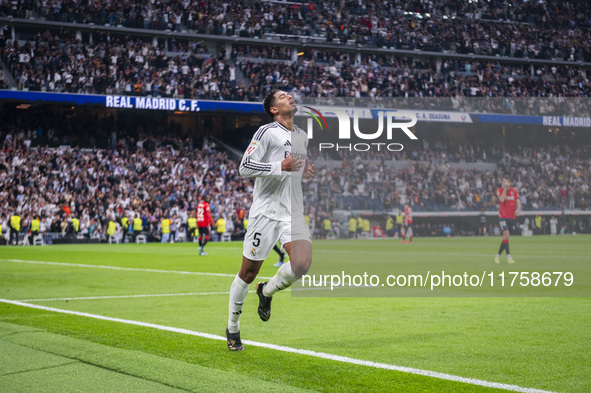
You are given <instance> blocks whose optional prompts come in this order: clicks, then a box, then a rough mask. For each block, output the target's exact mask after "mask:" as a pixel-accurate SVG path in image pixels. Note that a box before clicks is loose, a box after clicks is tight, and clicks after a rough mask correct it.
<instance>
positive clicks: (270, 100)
mask: <svg viewBox="0 0 591 393" xmlns="http://www.w3.org/2000/svg"><path fill="white" fill-rule="evenodd" d="M278 91H281V90H279V89H272V90H271V91H270V92H269V93H267V95H266V96H265V100H264V101H263V108H265V113H266V114H267V115H269V116H270V117H271V118H272V119H274V118H275V115H274V114H273V113H271V107H272V106H274V105H275V94H277V92H278Z"/></svg>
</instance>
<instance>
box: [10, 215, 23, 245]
mask: <svg viewBox="0 0 591 393" xmlns="http://www.w3.org/2000/svg"><path fill="white" fill-rule="evenodd" d="M20 231H21V217H20V216H19V215H18V214H16V213H14V214H13V215H12V216H11V217H10V239H9V241H8V244H16V245H18V234H19V232H20ZM13 239H14V240H13Z"/></svg>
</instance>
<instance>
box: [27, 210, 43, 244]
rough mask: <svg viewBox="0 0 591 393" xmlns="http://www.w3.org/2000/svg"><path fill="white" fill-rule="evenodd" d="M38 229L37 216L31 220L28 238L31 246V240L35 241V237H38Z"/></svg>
mask: <svg viewBox="0 0 591 393" xmlns="http://www.w3.org/2000/svg"><path fill="white" fill-rule="evenodd" d="M40 227H41V221H39V216H35V217H34V218H33V219H32V220H31V236H30V237H29V243H31V244H33V239H35V236H37V235H39V228H40Z"/></svg>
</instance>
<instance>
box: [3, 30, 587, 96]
mask: <svg viewBox="0 0 591 393" xmlns="http://www.w3.org/2000/svg"><path fill="white" fill-rule="evenodd" d="M261 48H262V47H250V46H243V45H238V46H236V47H235V48H234V49H233V51H232V53H231V56H230V59H228V58H226V56H225V53H224V52H219V53H217V54H208V53H207V48H206V46H204V45H202V43H201V42H198V41H186V42H181V41H178V42H177V41H176V40H174V39H171V40H169V43H168V47H167V48H165V44H164V43H161V44H159V45H156V46H154V45H153V44H152V43H147V42H143V41H141V40H139V39H133V38H131V37H129V36H128V37H126V38H125V39H120V38H116V37H111V35H110V33H105V32H99V33H97V34H96V35H95V38H94V39H93V42H92V43H89V42H82V41H81V40H79V39H77V38H76V36H75V34H74V32H72V31H71V30H66V29H63V28H62V29H61V30H60V31H59V32H58V33H57V34H52V33H51V32H50V31H49V30H45V31H43V32H39V33H37V34H36V35H35V36H34V39H33V40H32V41H27V42H25V43H23V42H19V41H15V42H14V43H13V42H11V41H9V40H8V41H7V40H3V41H1V42H0V50H2V56H3V60H4V62H5V63H6V65H7V66H8V69H9V70H10V71H11V73H12V77H13V79H14V80H15V81H16V83H17V88H18V89H19V90H23V89H28V90H31V91H49V92H52V91H54V92H73V93H86V94H88V93H99V94H117V95H119V94H127V95H150V96H162V97H176V98H200V99H214V100H233V101H242V100H247V101H256V100H261V99H262V97H263V96H264V94H265V93H266V92H267V91H268V90H270V89H271V88H272V87H277V86H278V87H281V88H283V89H286V90H289V91H291V92H292V93H293V94H294V96H295V97H296V98H300V97H323V98H328V99H330V98H332V97H344V98H364V97H368V98H387V97H418V98H425V97H558V96H565V97H588V96H589V95H590V93H591V87H590V86H591V84H590V83H589V73H588V71H587V70H585V69H583V68H581V67H575V66H572V67H569V66H557V65H535V66H533V67H530V66H527V65H509V64H504V63H501V62H493V61H490V62H482V61H464V60H451V59H448V60H445V61H443V62H442V64H441V65H440V66H439V67H437V66H436V65H435V64H433V63H432V62H428V61H425V60H419V59H416V58H411V57H396V56H383V55H377V54H376V55H364V56H362V58H361V61H360V62H359V63H356V59H351V58H350V57H349V55H348V54H347V53H339V52H333V53H330V54H328V53H323V52H320V51H316V50H313V51H310V53H307V54H305V55H304V56H300V57H298V61H297V62H294V63H293V64H291V65H287V64H284V63H277V62H270V61H265V62H263V63H260V62H255V61H253V60H249V57H261V56H264V58H265V59H274V58H277V59H282V58H284V57H286V56H287V53H288V52H289V51H287V50H286V49H285V48H273V47H268V48H262V49H261ZM238 56H244V57H242V58H241V59H243V60H241V61H240V62H238V63H236V61H237V58H238ZM239 73H240V74H242V75H243V78H239ZM0 83H1V82H0Z"/></svg>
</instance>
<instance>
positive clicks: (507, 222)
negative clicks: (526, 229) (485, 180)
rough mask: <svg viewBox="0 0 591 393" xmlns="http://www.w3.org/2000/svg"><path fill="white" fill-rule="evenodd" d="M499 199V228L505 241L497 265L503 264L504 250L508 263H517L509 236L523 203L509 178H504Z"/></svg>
mask: <svg viewBox="0 0 591 393" xmlns="http://www.w3.org/2000/svg"><path fill="white" fill-rule="evenodd" d="M497 198H498V199H499V226H500V227H501V231H502V232H503V240H502V241H501V246H500V247H499V252H498V253H497V255H496V256H495V263H501V261H500V257H501V254H502V253H503V250H504V251H505V252H506V253H507V262H508V263H515V260H514V259H513V258H511V254H510V252H509V235H510V233H511V231H512V230H514V229H515V219H516V216H517V215H518V214H519V212H520V211H521V201H520V200H519V192H517V190H516V189H515V188H513V187H511V180H509V176H506V175H505V176H503V186H502V187H499V188H497Z"/></svg>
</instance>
